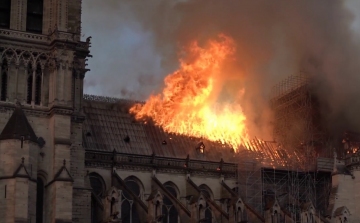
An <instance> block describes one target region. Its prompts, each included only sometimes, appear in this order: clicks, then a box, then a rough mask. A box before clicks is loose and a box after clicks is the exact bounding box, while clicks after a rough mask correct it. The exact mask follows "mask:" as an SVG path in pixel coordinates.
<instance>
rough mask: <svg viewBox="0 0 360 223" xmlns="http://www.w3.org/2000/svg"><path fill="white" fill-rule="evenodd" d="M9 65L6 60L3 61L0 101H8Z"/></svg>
mask: <svg viewBox="0 0 360 223" xmlns="http://www.w3.org/2000/svg"><path fill="white" fill-rule="evenodd" d="M8 69H9V68H8V64H7V61H6V59H4V60H3V62H2V65H1V92H0V101H6V96H7V84H8Z"/></svg>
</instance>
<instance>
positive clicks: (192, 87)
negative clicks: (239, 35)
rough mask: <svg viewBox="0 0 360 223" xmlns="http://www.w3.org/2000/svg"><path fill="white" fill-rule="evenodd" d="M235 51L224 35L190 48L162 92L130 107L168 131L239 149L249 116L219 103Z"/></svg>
mask: <svg viewBox="0 0 360 223" xmlns="http://www.w3.org/2000/svg"><path fill="white" fill-rule="evenodd" d="M234 52H235V46H234V42H233V40H232V39H231V38H229V37H227V36H225V35H220V36H219V38H218V39H216V40H210V41H208V43H207V44H206V47H200V46H199V44H198V43H197V42H193V43H191V44H190V46H189V48H186V50H185V52H184V53H183V56H182V58H180V68H179V69H178V70H177V71H175V72H174V73H172V74H170V75H168V76H167V77H166V78H165V88H164V90H163V92H162V93H161V94H157V95H151V96H150V98H149V99H148V100H147V102H146V103H145V104H136V105H135V106H133V107H132V108H131V109H130V113H132V114H134V115H135V118H136V119H137V120H142V119H145V118H148V117H149V118H151V119H152V120H153V121H154V123H155V124H156V125H158V126H161V127H162V128H163V129H164V130H165V131H166V132H169V133H176V134H184V135H188V136H193V137H199V138H200V137H204V138H206V139H208V140H211V141H220V142H222V143H223V144H228V145H230V146H232V147H233V148H234V149H235V150H237V149H238V148H239V146H240V145H243V144H244V143H245V142H247V141H248V134H247V129H246V126H245V120H246V117H245V115H244V113H243V111H242V108H241V106H240V105H239V104H233V103H221V102H218V101H217V99H218V96H219V86H218V85H221V83H220V79H221V77H222V75H223V74H222V73H221V68H222V67H224V66H225V62H226V61H227V60H229V59H232V58H231V56H232V55H233V53H234Z"/></svg>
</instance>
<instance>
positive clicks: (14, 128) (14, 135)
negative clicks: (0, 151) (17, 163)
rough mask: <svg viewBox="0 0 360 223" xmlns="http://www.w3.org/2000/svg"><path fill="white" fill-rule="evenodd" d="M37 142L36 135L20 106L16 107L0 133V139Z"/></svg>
mask: <svg viewBox="0 0 360 223" xmlns="http://www.w3.org/2000/svg"><path fill="white" fill-rule="evenodd" d="M21 137H24V139H25V140H30V141H33V142H37V137H36V135H35V132H34V130H33V128H32V127H31V125H30V123H29V121H28V120H27V118H26V116H25V114H24V112H23V110H22V109H21V107H16V108H15V110H14V112H13V114H12V115H11V117H10V119H9V121H8V122H7V124H6V125H5V127H4V129H3V130H2V132H1V134H0V140H6V139H21Z"/></svg>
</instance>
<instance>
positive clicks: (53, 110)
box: [0, 102, 74, 117]
mask: <svg viewBox="0 0 360 223" xmlns="http://www.w3.org/2000/svg"><path fill="white" fill-rule="evenodd" d="M15 107H16V104H15V103H11V102H0V111H13V110H14V109H15ZM22 109H23V111H24V112H25V114H26V115H28V114H29V115H34V116H38V117H49V116H52V115H54V114H60V115H68V116H70V115H72V114H73V112H74V111H73V108H71V107H68V106H58V105H56V106H52V107H50V108H49V107H40V106H36V107H35V108H32V107H31V106H30V105H22Z"/></svg>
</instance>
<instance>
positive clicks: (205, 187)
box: [199, 184, 214, 199]
mask: <svg viewBox="0 0 360 223" xmlns="http://www.w3.org/2000/svg"><path fill="white" fill-rule="evenodd" d="M199 189H200V191H201V192H203V193H204V194H205V195H206V196H208V197H209V198H210V199H213V198H214V194H213V192H212V190H211V189H210V187H209V186H208V185H206V184H201V185H200V186H199Z"/></svg>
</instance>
